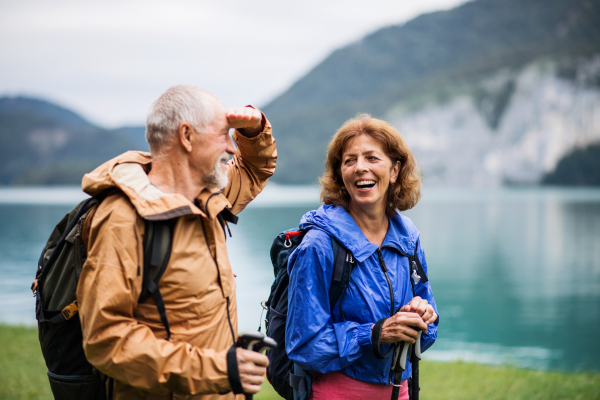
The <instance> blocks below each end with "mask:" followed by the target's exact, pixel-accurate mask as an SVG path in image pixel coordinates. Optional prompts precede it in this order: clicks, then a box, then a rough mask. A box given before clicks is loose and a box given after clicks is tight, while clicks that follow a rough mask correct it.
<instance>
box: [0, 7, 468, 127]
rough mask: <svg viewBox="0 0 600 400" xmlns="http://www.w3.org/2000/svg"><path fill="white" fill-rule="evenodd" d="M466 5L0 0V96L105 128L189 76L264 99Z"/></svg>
mask: <svg viewBox="0 0 600 400" xmlns="http://www.w3.org/2000/svg"><path fill="white" fill-rule="evenodd" d="M464 2H465V0H414V1H413V0H369V1H355V0H332V1H328V0H304V1H302V2H288V1H282V0H257V1H250V0H222V1H202V0H176V1H174V0H171V1H168V2H167V1H155V0H139V1H138V0H131V1H124V0H103V1H95V0H94V1H92V0H90V1H81V0H52V1H48V0H12V1H8V0H0V96H5V95H17V94H21V95H28V96H35V97H41V98H44V99H47V100H50V101H53V102H56V103H58V104H60V105H63V106H65V107H68V108H70V109H73V110H74V111H76V112H79V113H80V114H82V115H83V116H84V117H86V118H87V119H89V120H90V121H92V122H94V123H97V124H100V125H103V126H107V127H114V126H120V125H126V124H135V125H140V124H143V123H144V120H145V114H146V110H147V107H148V105H149V104H150V102H151V101H152V100H153V99H154V98H156V97H157V96H159V95H160V94H161V93H162V92H163V91H164V90H165V89H167V88H168V87H170V86H173V85H176V84H180V83H191V84H194V85H198V86H200V87H202V88H204V89H206V90H209V91H211V92H213V93H214V94H216V95H217V96H219V97H220V98H221V100H222V101H223V103H224V104H225V105H226V106H235V105H246V104H254V105H258V106H262V105H265V104H266V103H268V102H269V101H270V100H272V99H273V98H274V97H275V96H277V95H278V94H280V93H282V92H283V91H284V90H285V89H286V88H288V87H289V86H290V85H291V84H292V83H294V81H296V80H297V79H298V78H300V77H302V76H303V75H304V74H306V73H307V72H308V71H310V70H311V69H312V68H313V67H314V66H315V65H317V64H318V63H319V62H321V61H322V60H323V59H324V58H325V57H326V56H327V55H328V54H329V53H330V52H331V51H332V50H335V49H336V48H340V47H343V46H345V45H347V44H349V43H351V42H353V41H356V40H358V39H360V38H361V37H363V36H364V35H366V34H368V33H371V32H373V31H375V30H377V29H379V28H381V27H383V26H387V25H392V24H398V23H403V22H406V21H408V20H410V19H412V18H414V17H415V16H417V15H419V14H422V13H424V12H430V11H434V10H440V9H449V8H453V7H455V6H457V5H459V4H461V3H464Z"/></svg>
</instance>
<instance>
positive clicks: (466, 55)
mask: <svg viewBox="0 0 600 400" xmlns="http://www.w3.org/2000/svg"><path fill="white" fill-rule="evenodd" d="M599 52H600V1H597V0H594V1H592V0H525V1H524V0H478V1H473V2H469V3H466V4H464V5H462V6H460V7H458V8H456V9H453V10H450V11H441V12H435V13H431V14H426V15H422V16H420V17H418V18H415V19H414V20H412V21H409V22H407V23H406V24H403V25H397V26H391V27H387V28H384V29H381V30H379V31H377V32H375V33H373V34H371V35H369V36H367V37H365V38H364V39H362V40H360V41H358V42H356V43H353V44H351V45H349V46H347V47H344V48H342V49H339V50H337V51H335V52H333V53H332V54H331V55H330V56H329V57H328V58H327V59H326V60H324V61H323V62H322V63H321V64H320V65H318V66H316V67H315V68H314V69H313V70H312V71H311V72H310V73H308V74H307V75H306V76H305V77H303V78H302V79H300V80H299V81H298V82H296V83H295V84H294V85H293V86H292V87H290V89H289V90H287V91H286V92H285V93H283V94H282V95H281V96H279V97H278V98H276V99H275V100H273V101H272V102H271V103H270V104H269V105H268V106H266V107H265V108H264V111H265V112H266V114H267V115H268V116H269V118H270V119H271V121H272V123H273V126H274V129H275V132H276V134H277V140H278V148H279V160H278V165H277V172H276V174H275V179H276V180H277V181H280V182H290V183H308V182H315V181H316V177H317V176H318V175H320V174H321V172H322V169H323V160H324V155H325V150H326V146H327V143H328V142H329V140H330V138H331V136H332V134H333V133H334V132H335V131H336V130H337V128H338V127H339V126H340V125H341V124H342V123H343V122H344V121H346V120H347V119H349V118H351V117H353V116H354V115H356V113H358V112H367V113H371V114H373V115H374V116H377V117H385V118H396V119H398V118H397V117H398V110H400V111H401V114H402V115H404V116H409V114H410V113H411V112H418V111H423V110H424V109H425V108H427V107H430V106H439V105H440V104H444V103H448V102H451V101H453V100H455V99H456V98H457V97H460V96H463V97H465V98H468V101H469V102H470V103H472V104H473V110H474V112H476V113H477V114H479V116H480V118H481V119H482V121H483V126H482V129H488V130H489V131H491V132H493V131H495V130H496V129H497V128H498V127H499V126H501V125H502V118H503V112H504V111H505V110H506V109H508V108H509V106H510V101H511V97H512V95H513V93H514V91H515V86H514V84H515V83H514V82H513V83H511V79H501V81H503V82H501V85H500V87H499V88H493V90H488V87H489V86H490V85H491V86H494V84H493V82H492V83H489V80H490V79H491V80H492V81H493V80H494V77H495V76H497V75H498V74H499V73H500V74H501V75H502V73H503V72H504V75H507V73H508V75H511V74H518V73H519V72H520V71H521V70H522V69H523V68H525V67H527V66H530V65H531V64H532V63H535V62H537V61H547V60H551V61H552V60H555V61H557V62H559V64H560V65H559V67H556V66H553V67H552V68H549V70H551V71H549V73H552V74H554V75H556V73H555V72H556V70H557V69H559V70H565V71H566V70H567V69H568V68H563V67H564V66H568V65H570V64H569V63H570V62H571V61H572V60H575V61H577V60H580V59H584V60H587V59H589V58H590V57H592V56H593V55H594V54H597V53H599ZM575 64H576V65H579V64H581V62H579V63H575ZM565 71H563V72H565ZM567 72H568V71H567ZM565 73H566V72H565ZM590 85H592V86H593V84H590ZM457 118H458V117H457ZM459 119H460V118H459ZM398 122H401V121H398ZM435 128H437V127H435ZM596 128H598V127H596ZM596 128H594V129H596ZM460 133H462V131H461V130H460V129H457V130H456V131H455V132H448V137H447V139H450V140H453V139H452V138H453V137H455V136H456V135H457V134H460ZM472 133H473V134H475V135H477V131H476V130H475V131H474V132H472ZM486 134H489V132H482V133H481V135H486ZM599 134H600V132H599ZM461 139H466V140H470V139H472V138H471V135H467V137H466V138H465V137H461ZM598 139H599V140H600V137H599V138H598ZM457 140H458V139H457ZM464 146H467V147H468V146H469V141H467V142H466V143H464ZM438 150H439V149H438ZM447 151H448V152H449V151H455V148H454V147H452V148H448V149H447ZM567 151H568V149H567ZM421 153H423V152H421ZM444 154H446V153H445V152H444V151H443V149H442V150H440V153H438V154H437V155H436V156H442V157H443V156H444ZM425 156H427V154H426V155H425ZM478 156H481V155H480V154H479V155H478ZM557 157H560V156H558V155H557ZM473 161H476V160H473ZM550 164H552V163H550ZM435 168H437V167H435V166H433V167H431V168H424V170H425V169H430V170H434V169H435ZM446 168H447V166H443V169H446ZM477 168H478V166H476V165H474V166H473V169H477ZM438 170H439V168H438ZM299 171H301V173H300V172H299ZM424 172H425V179H426V181H427V178H428V171H426V170H425V171H424ZM429 174H431V172H430V173H429ZM460 174H461V176H462V172H461V173H460ZM536 176H537V175H536ZM485 179H487V178H485ZM494 179H495V178H494ZM499 179H500V178H499ZM434 181H436V182H440V183H474V184H478V183H481V182H475V181H473V180H472V179H469V178H468V177H464V176H462V177H461V178H460V179H459V181H460V182H456V180H455V179H450V180H449V181H448V179H446V178H444V176H443V174H442V175H440V174H438V175H437V178H435V179H434Z"/></svg>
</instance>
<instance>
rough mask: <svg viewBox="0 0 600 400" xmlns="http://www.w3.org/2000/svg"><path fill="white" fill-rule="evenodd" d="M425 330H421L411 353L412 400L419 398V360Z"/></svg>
mask: <svg viewBox="0 0 600 400" xmlns="http://www.w3.org/2000/svg"><path fill="white" fill-rule="evenodd" d="M422 333H423V332H422V331H419V336H418V337H417V340H416V341H415V344H414V346H413V350H412V353H411V357H410V361H411V362H412V397H411V400H419V391H420V390H421V389H420V388H419V361H421V334H422Z"/></svg>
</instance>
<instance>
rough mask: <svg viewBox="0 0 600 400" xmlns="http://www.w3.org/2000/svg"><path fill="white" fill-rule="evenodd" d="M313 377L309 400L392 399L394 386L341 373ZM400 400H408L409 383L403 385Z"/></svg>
mask: <svg viewBox="0 0 600 400" xmlns="http://www.w3.org/2000/svg"><path fill="white" fill-rule="evenodd" d="M311 375H312V393H311V395H310V397H309V400H375V399H382V400H388V399H390V398H391V397H392V389H393V386H392V385H378V384H375V383H369V382H363V381H359V380H356V379H352V378H350V377H349V376H346V375H344V374H342V373H341V372H337V371H336V372H330V373H328V374H322V375H321V378H320V379H319V380H317V379H315V376H316V375H318V374H311ZM401 385H402V387H401V388H400V396H399V397H398V400H408V382H407V381H403V382H402V383H401Z"/></svg>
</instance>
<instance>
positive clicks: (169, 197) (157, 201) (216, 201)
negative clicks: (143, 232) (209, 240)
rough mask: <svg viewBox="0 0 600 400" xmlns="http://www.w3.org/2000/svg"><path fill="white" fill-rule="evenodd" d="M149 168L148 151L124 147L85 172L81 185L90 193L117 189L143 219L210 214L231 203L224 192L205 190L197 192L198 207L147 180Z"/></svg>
mask: <svg viewBox="0 0 600 400" xmlns="http://www.w3.org/2000/svg"><path fill="white" fill-rule="evenodd" d="M151 168H152V158H151V156H150V153H147V152H142V151H128V152H126V153H124V154H121V155H120V156H118V157H115V158H113V159H112V160H109V161H107V162H105V163H104V164H102V165H101V166H99V167H98V168H96V169H95V170H94V171H92V172H90V173H88V174H85V175H84V176H83V180H82V182H81V186H82V188H83V191H84V192H86V193H87V194H89V195H90V196H96V195H98V194H100V193H101V192H103V191H105V190H107V189H110V188H117V189H119V190H121V191H122V192H123V193H124V194H125V195H126V196H127V197H128V198H129V200H130V201H131V204H133V206H134V207H135V209H136V211H137V213H138V214H139V215H140V216H141V217H142V218H144V219H147V220H166V219H171V218H176V217H179V216H182V215H188V214H200V215H204V216H208V217H209V218H212V217H215V216H216V215H217V214H218V213H220V212H221V211H222V210H223V209H224V208H230V207H231V204H230V203H229V201H228V200H227V198H226V197H225V196H224V195H222V194H221V193H212V192H210V191H208V190H204V191H203V192H202V193H201V194H200V196H198V202H199V204H200V207H201V209H200V208H198V207H196V205H194V204H193V203H192V202H190V201H189V200H188V199H187V198H186V197H184V196H183V195H181V194H178V193H165V192H163V191H162V190H160V189H159V188H157V187H156V186H154V185H152V184H151V183H150V179H149V178H148V172H150V169H151ZM209 199H210V202H209V201H208V200H209ZM207 204H208V209H206V205H207Z"/></svg>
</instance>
